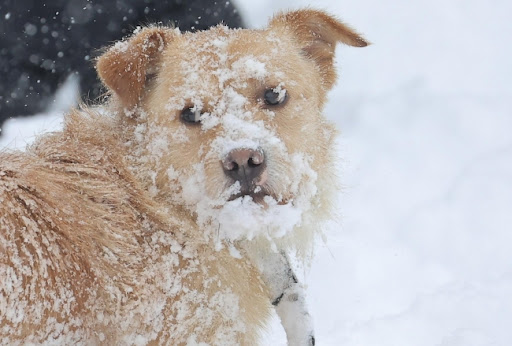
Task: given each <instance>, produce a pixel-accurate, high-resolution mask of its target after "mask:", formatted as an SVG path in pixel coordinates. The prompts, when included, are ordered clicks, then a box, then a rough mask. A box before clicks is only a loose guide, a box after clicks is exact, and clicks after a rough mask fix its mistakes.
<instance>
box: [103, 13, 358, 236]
mask: <svg viewBox="0 0 512 346" xmlns="http://www.w3.org/2000/svg"><path fill="white" fill-rule="evenodd" d="M337 41H341V42H344V43H347V44H350V45H353V46H365V45H366V42H365V41H364V40H363V39H361V38H360V37H359V36H357V35H356V34H355V33H354V32H352V31H351V30H350V29H348V28H347V27H345V26H344V25H342V24H341V23H339V22H337V21H336V20H335V19H333V18H332V17H329V16H327V15H326V14H324V13H322V12H318V11H312V10H306V11H297V12H290V13H287V14H283V15H279V16H277V17H275V18H274V19H273V20H272V21H271V23H270V25H269V27H268V28H267V29H265V30H230V29H227V28H226V27H223V26H218V27H215V28H212V29H210V30H208V31H203V32H198V33H184V34H181V33H180V32H179V31H177V30H172V29H164V28H148V29H143V30H141V31H140V32H138V33H136V34H135V36H133V37H132V38H131V39H130V40H127V41H125V42H121V43H118V44H117V45H115V46H114V47H112V48H111V49H110V50H109V51H108V52H107V53H105V54H104V55H103V56H102V57H101V58H100V60H99V61H98V71H99V74H100V76H101V77H102V79H103V81H104V82H105V84H106V85H107V86H108V87H109V88H110V89H111V90H112V91H113V92H114V94H115V95H116V101H117V103H118V104H119V105H120V106H121V107H122V109H123V110H124V113H125V114H124V115H123V116H125V118H126V119H125V124H126V126H127V127H128V128H129V129H130V131H131V141H130V144H131V145H132V146H131V148H132V149H133V152H134V156H135V157H137V160H136V161H137V169H138V170H139V171H140V170H141V167H142V168H143V169H142V170H143V171H144V174H143V175H144V178H145V180H146V183H147V186H148V189H149V190H150V192H151V193H152V194H153V195H154V196H155V197H156V198H160V199H162V200H166V201H168V202H170V203H172V204H173V205H182V206H184V207H185V208H186V209H188V210H189V211H191V212H193V213H194V215H196V217H197V220H198V223H199V224H200V225H201V226H203V229H204V230H205V231H206V233H205V234H207V235H212V236H215V239H217V240H229V241H235V240H242V239H249V240H250V239H252V238H254V237H256V236H259V235H264V236H266V237H267V238H279V237H282V236H284V235H285V234H287V233H288V232H289V231H290V230H292V229H293V228H294V227H295V226H298V225H300V224H301V223H303V222H304V221H305V220H304V218H305V217H306V215H307V212H309V211H310V210H311V209H312V208H326V207H327V206H326V205H319V204H322V203H323V204H326V202H327V201H324V200H323V197H322V195H323V194H325V195H328V194H327V193H325V191H327V190H328V189H329V187H326V186H325V185H326V184H328V183H329V179H328V177H330V175H331V174H332V171H333V162H332V157H331V152H330V150H331V148H332V146H333V145H332V141H333V137H334V134H335V130H334V127H333V126H332V125H331V124H329V123H328V122H327V121H326V120H325V119H324V117H323V116H322V113H321V112H322V108H323V104H324V102H325V97H326V92H327V91H328V90H329V89H330V88H331V86H332V84H333V83H334V81H335V72H334V68H333V55H334V48H335V44H336V42H337ZM139 175H140V174H139Z"/></svg>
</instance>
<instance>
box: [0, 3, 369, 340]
mask: <svg viewBox="0 0 512 346" xmlns="http://www.w3.org/2000/svg"><path fill="white" fill-rule="evenodd" d="M338 42H341V43H344V44H347V45H350V46H355V47H364V46H366V45H367V44H368V43H367V41H365V40H364V39H363V38H362V37H361V36H360V35H358V34H357V33H356V32H354V31H353V30H352V29H350V28H349V27H348V26H346V25H344V24H342V23H341V22H340V21H338V20H337V19H336V18H334V17H332V16H330V15H328V14H327V13H325V12H322V11H317V10H312V9H305V10H297V11H291V12H284V13H280V14H277V15H276V16H274V17H273V18H272V19H271V20H270V22H269V24H268V26H267V27H266V28H264V29H259V30H248V29H228V28H227V27H225V26H222V25H219V26H216V27H213V28H211V29H209V30H206V31H199V32H195V33H181V32H180V31H179V30H177V29H172V28H168V27H159V26H153V27H147V28H144V29H140V30H136V31H135V32H134V34H133V35H132V36H131V37H130V38H129V39H126V40H124V41H121V42H118V43H116V44H114V45H113V46H111V47H110V48H108V49H107V50H106V51H105V52H104V53H103V54H102V55H101V56H100V57H99V59H98V61H97V64H96V68H97V71H98V74H99V76H100V78H101V80H102V82H103V83H104V84H105V85H106V87H107V88H108V90H110V93H111V97H110V99H109V101H108V102H107V104H106V105H104V106H103V107H99V108H94V107H83V108H82V109H79V110H78V109H77V110H74V111H72V112H70V114H68V115H67V117H66V118H65V126H64V129H63V131H62V132H57V133H53V134H49V135H45V136H43V137H42V138H40V139H39V140H38V141H36V142H35V144H33V145H32V146H31V147H30V148H28V150H27V151H26V152H4V153H2V154H0V215H1V216H0V254H1V256H0V277H1V280H0V343H1V344H25V343H50V344H109V345H113V344H137V345H144V344H150V345H152V344H167V345H199V344H201V345H204V344H211V345H240V344H242V345H254V344H256V343H257V340H258V335H259V333H260V331H261V330H262V329H263V328H264V326H265V323H266V321H267V319H268V317H269V313H270V312H271V309H272V308H275V310H276V311H277V314H278V316H279V317H280V319H281V321H282V324H283V327H284V329H285V331H286V334H287V338H288V343H289V344H290V345H314V344H315V336H314V328H313V321H312V318H311V315H310V314H309V312H308V309H307V303H306V294H305V289H304V286H303V284H302V283H300V282H299V280H298V279H297V276H296V275H295V274H294V270H293V266H292V265H291V263H290V258H289V254H291V253H295V254H297V255H296V256H297V257H304V258H307V257H308V254H310V253H311V252H310V251H311V248H312V244H313V240H314V236H315V234H316V233H318V232H319V231H321V228H322V225H323V223H324V221H326V220H329V219H330V218H332V215H333V212H334V210H333V209H334V204H333V200H334V197H335V195H336V193H337V191H336V186H337V184H336V160H335V158H334V157H335V154H334V141H335V138H336V129H335V127H334V125H333V124H331V123H330V122H329V121H328V120H327V119H326V118H325V117H324V116H323V115H322V109H323V106H324V104H325V102H326V97H327V92H328V91H329V90H330V89H331V87H332V86H333V84H334V83H335V80H336V70H335V66H334V54H335V47H336V44H337V43H338Z"/></svg>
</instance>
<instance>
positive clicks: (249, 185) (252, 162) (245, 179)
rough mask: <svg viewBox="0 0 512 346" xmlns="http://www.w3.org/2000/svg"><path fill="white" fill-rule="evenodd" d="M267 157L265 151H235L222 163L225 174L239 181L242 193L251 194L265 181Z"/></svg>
mask: <svg viewBox="0 0 512 346" xmlns="http://www.w3.org/2000/svg"><path fill="white" fill-rule="evenodd" d="M265 166H266V165H265V155H264V154H263V150H262V149H260V148H258V149H256V150H253V149H235V150H232V151H231V152H230V153H229V154H228V155H227V156H226V158H225V159H224V160H223V161H222V167H223V168H224V173H225V174H226V175H227V176H228V177H230V178H232V179H233V180H236V181H239V182H240V185H241V190H242V193H250V192H253V190H254V189H255V188H256V186H258V185H263V183H264V180H265V176H264V175H265Z"/></svg>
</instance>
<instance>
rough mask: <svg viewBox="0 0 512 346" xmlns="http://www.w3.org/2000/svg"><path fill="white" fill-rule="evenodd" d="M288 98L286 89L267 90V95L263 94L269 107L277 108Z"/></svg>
mask: <svg viewBox="0 0 512 346" xmlns="http://www.w3.org/2000/svg"><path fill="white" fill-rule="evenodd" d="M287 98H288V93H287V92H286V90H285V89H281V88H271V89H267V90H265V93H264V94H263V100H264V101H265V104H266V105H269V106H277V105H280V104H282V103H284V102H285V101H286V99H287Z"/></svg>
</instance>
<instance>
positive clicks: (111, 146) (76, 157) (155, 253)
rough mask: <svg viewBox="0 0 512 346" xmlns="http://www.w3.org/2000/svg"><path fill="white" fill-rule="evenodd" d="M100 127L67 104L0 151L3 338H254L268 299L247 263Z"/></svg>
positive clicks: (105, 123)
mask: <svg viewBox="0 0 512 346" xmlns="http://www.w3.org/2000/svg"><path fill="white" fill-rule="evenodd" d="M77 128H80V131H77ZM97 131H103V133H104V134H106V135H105V136H102V137H101V139H98V138H97V136H95V134H96V133H97ZM109 131H112V123H110V122H109V120H108V119H102V118H100V117H95V116H94V115H91V114H79V113H78V112H76V113H75V114H74V115H71V116H69V117H68V124H67V127H66V130H65V132H63V133H58V134H54V135H53V136H50V137H46V138H45V139H43V140H42V141H39V142H38V143H37V144H36V145H35V146H34V147H32V148H31V149H30V150H29V151H28V153H1V154H0V201H1V203H0V215H1V217H0V277H1V278H2V280H1V281H0V343H1V344H13V343H17V342H21V343H26V342H35V343H40V342H57V343H62V344H74V343H78V342H86V343H88V344H91V343H101V342H107V343H108V344H114V343H132V342H134V341H136V340H139V341H141V342H143V343H151V342H152V341H156V340H158V341H159V342H162V341H164V342H167V343H170V344H180V343H185V342H187V341H197V342H201V341H203V340H215V339H216V338H218V340H219V341H220V340H236V341H237V342H242V343H250V342H252V340H253V338H254V337H255V333H254V329H255V327H256V326H257V325H258V324H259V322H261V321H262V320H263V319H264V317H266V314H267V312H268V309H269V303H268V302H267V299H266V298H265V294H263V295H262V292H265V289H263V288H262V284H261V282H260V280H259V279H258V276H257V275H256V274H255V273H254V269H253V268H252V267H251V266H249V265H248V264H247V263H246V262H245V261H242V260H237V259H235V258H233V257H232V256H230V255H229V254H228V253H227V252H226V251H220V252H215V256H212V253H211V252H212V251H213V250H210V247H209V246H205V244H202V243H201V241H200V238H199V237H197V235H196V234H194V228H193V227H192V226H191V223H190V222H188V221H187V219H189V218H187V217H186V216H185V214H184V215H181V214H180V212H179V211H168V210H161V209H158V208H157V207H156V205H155V203H154V202H152V201H151V200H150V199H149V198H147V197H146V194H145V193H144V192H143V191H142V190H140V189H139V188H138V185H137V183H136V182H135V180H133V178H132V176H131V174H130V173H128V171H125V170H124V167H125V165H124V163H123V155H122V154H123V152H122V146H120V145H119V144H120V143H119V141H118V139H117V138H116V136H115V134H114V133H113V132H112V133H110V134H111V136H109V135H108V134H109ZM169 212H170V213H171V215H169V214H168V213H169ZM165 213H167V215H166V214H165ZM173 213H174V214H173ZM200 268H202V270H200ZM205 268H208V269H207V270H208V274H207V275H206V273H204V272H203V271H204V270H205ZM205 278H207V279H205ZM249 278H251V279H250V280H249ZM187 288H189V289H187ZM199 288H200V290H198V289H199ZM230 311H231V313H230ZM226 337H227V339H226Z"/></svg>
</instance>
